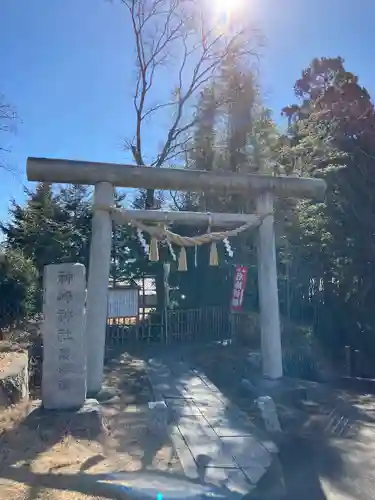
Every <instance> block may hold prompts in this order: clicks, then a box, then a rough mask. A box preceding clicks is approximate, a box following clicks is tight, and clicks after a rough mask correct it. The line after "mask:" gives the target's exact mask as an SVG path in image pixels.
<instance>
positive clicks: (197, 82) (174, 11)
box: [121, 0, 258, 204]
mask: <svg viewBox="0 0 375 500" xmlns="http://www.w3.org/2000/svg"><path fill="white" fill-rule="evenodd" d="M121 2H122V3H123V4H124V5H125V7H126V8H127V10H128V13H129V17H130V23H131V28H132V31H133V38H134V49H135V59H136V78H135V86H134V93H133V106H134V110H135V127H134V128H135V133H134V138H133V139H132V140H131V141H128V143H127V145H126V146H127V148H128V149H129V150H130V151H131V152H132V154H133V157H134V160H135V162H136V163H137V164H138V165H144V144H143V142H144V124H145V123H144V122H145V120H146V119H147V122H148V123H147V127H148V128H149V125H150V121H151V122H152V120H153V119H155V121H156V123H157V126H158V127H159V129H160V119H161V117H162V118H163V120H164V118H169V119H170V120H171V121H170V124H169V126H168V127H167V129H166V132H165V137H164V138H163V140H162V143H161V147H160V150H159V151H157V152H156V153H155V160H154V161H152V162H151V165H152V166H155V167H161V166H162V165H163V164H165V163H166V162H167V161H168V160H171V159H173V158H176V157H177V156H178V155H179V154H181V153H182V152H183V151H185V150H186V147H187V144H188V139H187V136H188V135H189V130H190V129H192V128H193V127H194V125H195V124H196V121H197V118H196V114H195V111H194V105H195V103H196V98H197V97H198V96H199V93H200V92H201V91H202V90H203V89H204V88H205V87H206V86H208V85H210V84H211V83H212V82H213V81H214V80H215V78H216V77H217V76H218V75H219V73H220V71H221V69H222V67H223V65H224V64H225V62H226V60H227V58H228V56H229V55H230V54H236V57H243V58H246V57H247V58H248V57H253V56H255V57H256V55H257V54H256V47H257V44H258V43H257V41H256V43H254V37H253V34H254V32H253V31H252V30H249V29H246V28H238V30H237V31H236V32H235V33H229V32H228V33H226V32H224V31H223V32H218V30H217V27H216V26H215V27H214V26H212V27H210V22H206V20H205V19H204V18H205V16H204V12H203V11H202V8H203V7H202V2H201V0H121ZM206 17H207V16H206ZM208 21H209V20H208ZM166 87H167V88H166ZM166 93H170V94H172V96H173V97H172V99H171V97H170V96H169V97H167V98H165V94H166ZM168 110H170V114H169V116H168V115H167V116H166V114H165V113H166V112H167V111H168ZM158 132H159V133H160V130H158ZM186 134H187V136H186ZM148 194H149V196H148V201H149V202H150V203H151V204H152V200H151V197H153V192H152V191H150V193H148Z"/></svg>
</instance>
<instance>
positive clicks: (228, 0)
mask: <svg viewBox="0 0 375 500" xmlns="http://www.w3.org/2000/svg"><path fill="white" fill-rule="evenodd" d="M212 3H213V5H214V8H215V10H216V11H217V13H218V14H219V15H226V16H230V15H231V14H232V13H234V12H235V11H236V10H238V9H239V7H240V5H241V3H242V1H241V0H213V2H212Z"/></svg>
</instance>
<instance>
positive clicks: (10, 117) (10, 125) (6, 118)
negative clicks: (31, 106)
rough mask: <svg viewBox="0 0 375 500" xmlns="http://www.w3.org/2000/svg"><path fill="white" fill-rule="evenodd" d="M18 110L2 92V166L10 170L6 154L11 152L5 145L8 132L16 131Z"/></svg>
mask: <svg viewBox="0 0 375 500" xmlns="http://www.w3.org/2000/svg"><path fill="white" fill-rule="evenodd" d="M15 124H16V112H15V110H14V109H13V108H12V106H10V105H9V104H7V103H6V101H5V98H4V96H2V95H1V94H0V168H4V169H6V170H10V168H9V166H8V165H7V163H6V161H5V155H6V154H7V153H9V152H10V149H9V147H7V146H6V145H5V140H6V137H7V135H8V134H10V133H13V132H15Z"/></svg>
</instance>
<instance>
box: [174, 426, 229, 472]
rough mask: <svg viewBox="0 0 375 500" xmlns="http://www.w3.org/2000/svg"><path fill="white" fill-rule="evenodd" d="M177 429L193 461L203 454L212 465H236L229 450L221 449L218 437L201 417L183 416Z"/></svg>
mask: <svg viewBox="0 0 375 500" xmlns="http://www.w3.org/2000/svg"><path fill="white" fill-rule="evenodd" d="M178 429H179V431H180V432H181V434H182V437H183V438H184V440H185V442H186V444H187V446H188V447H189V449H190V452H191V453H192V455H193V457H194V459H195V461H198V460H199V457H203V456H205V457H209V459H210V460H209V462H208V463H209V464H210V465H212V466H217V467H236V464H235V462H234V460H233V457H232V455H231V450H229V451H228V452H227V451H225V450H224V449H223V447H222V443H221V440H220V438H219V437H218V436H217V435H216V434H215V432H214V431H213V430H212V428H211V427H210V425H209V424H208V423H207V421H206V420H205V419H204V418H203V417H183V418H181V419H180V420H179V422H178ZM207 465H208V464H207Z"/></svg>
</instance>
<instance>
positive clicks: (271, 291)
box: [256, 193, 283, 379]
mask: <svg viewBox="0 0 375 500" xmlns="http://www.w3.org/2000/svg"><path fill="white" fill-rule="evenodd" d="M256 208H257V212H259V214H272V213H273V195H272V194H271V193H264V194H262V195H259V196H258V198H257V199H256ZM257 253H258V287H259V305H260V326H261V350H262V369H263V376H264V377H266V378H270V379H278V378H280V377H282V375H283V365H282V351H281V334H280V317H279V299H278V293H277V269H276V249H275V232H274V217H273V215H268V216H267V217H266V218H265V219H264V220H263V222H262V224H261V225H260V226H259V229H258V249H257Z"/></svg>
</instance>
